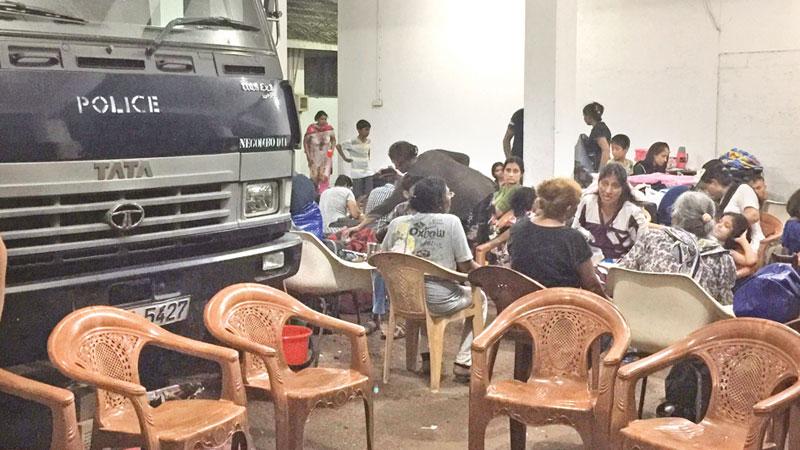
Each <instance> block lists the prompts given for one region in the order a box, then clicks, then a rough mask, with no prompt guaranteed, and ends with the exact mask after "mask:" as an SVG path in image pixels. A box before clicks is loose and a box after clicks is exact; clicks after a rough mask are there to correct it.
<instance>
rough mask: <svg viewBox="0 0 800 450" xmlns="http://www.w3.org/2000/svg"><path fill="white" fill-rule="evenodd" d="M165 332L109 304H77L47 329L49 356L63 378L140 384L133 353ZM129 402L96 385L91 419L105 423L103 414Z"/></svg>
mask: <svg viewBox="0 0 800 450" xmlns="http://www.w3.org/2000/svg"><path fill="white" fill-rule="evenodd" d="M164 333H165V331H164V330H163V329H162V328H160V327H158V326H157V325H154V324H152V323H151V322H150V321H148V320H147V319H145V318H144V317H141V316H138V315H136V314H134V313H132V312H129V311H125V310H122V309H119V308H113V307H110V306H92V307H88V308H83V309H79V310H77V311H75V312H73V313H71V314H69V315H68V316H67V317H65V318H64V319H62V320H61V322H59V323H58V325H56V327H55V328H54V329H53V331H52V333H51V334H50V338H49V340H48V342H47V350H48V353H49V355H50V361H51V362H52V363H53V365H54V366H56V368H58V369H59V370H60V371H61V372H62V373H64V374H65V375H67V376H68V377H70V378H72V379H74V380H78V381H84V382H89V383H91V380H89V379H88V378H89V377H91V376H92V375H93V374H99V375H102V376H105V377H111V378H113V379H116V380H121V381H126V382H129V383H133V384H137V385H140V384H141V383H140V381H139V354H140V353H141V350H142V348H143V347H144V346H145V345H147V344H148V343H150V342H153V341H156V342H157V341H159V340H160V338H161V337H162V336H163V335H164ZM124 410H127V412H129V413H131V414H134V417H135V413H134V412H133V405H132V404H131V403H130V401H129V400H128V399H126V398H125V397H123V396H122V395H119V394H115V393H112V392H108V391H106V390H103V389H100V388H98V389H97V405H96V413H95V420H96V421H98V422H99V425H100V426H104V425H106V423H107V422H106V421H107V417H108V416H109V415H110V414H112V413H114V414H118V413H120V412H123V411H124Z"/></svg>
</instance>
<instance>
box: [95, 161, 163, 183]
mask: <svg viewBox="0 0 800 450" xmlns="http://www.w3.org/2000/svg"><path fill="white" fill-rule="evenodd" d="M94 170H96V171H97V180H98V181H105V180H115V179H118V180H127V179H133V178H142V177H147V178H150V177H152V176H153V169H151V168H150V163H149V162H147V161H109V162H97V163H94Z"/></svg>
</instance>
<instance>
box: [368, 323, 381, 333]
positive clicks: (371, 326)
mask: <svg viewBox="0 0 800 450" xmlns="http://www.w3.org/2000/svg"><path fill="white" fill-rule="evenodd" d="M380 328H381V326H380V324H377V323H375V322H368V323H367V324H366V325H364V329H365V330H366V331H367V336H369V335H370V334H372V333H374V332H376V331H378V330H379V329H380Z"/></svg>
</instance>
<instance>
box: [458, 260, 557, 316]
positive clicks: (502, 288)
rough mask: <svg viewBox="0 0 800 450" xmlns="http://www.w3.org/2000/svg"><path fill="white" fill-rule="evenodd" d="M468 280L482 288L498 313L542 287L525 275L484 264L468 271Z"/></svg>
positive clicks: (542, 287)
mask: <svg viewBox="0 0 800 450" xmlns="http://www.w3.org/2000/svg"><path fill="white" fill-rule="evenodd" d="M468 278H469V282H470V284H472V285H473V286H478V287H480V288H481V289H483V292H485V293H486V296H487V297H489V298H490V299H491V300H492V301H493V302H494V304H495V306H496V307H497V313H498V314H500V313H501V312H503V310H504V309H506V308H507V307H508V306H509V305H511V304H512V303H513V302H514V301H516V300H517V299H519V298H520V297H522V296H524V295H526V294H530V293H531V292H536V291H538V290H541V289H544V286H542V285H541V284H539V283H538V282H537V281H535V280H532V279H531V278H528V277H527V276H525V275H523V274H521V273H519V272H517V271H516V270H512V269H509V268H506V267H502V266H484V267H480V268H478V269H475V270H473V271H472V272H470V273H469V277H468Z"/></svg>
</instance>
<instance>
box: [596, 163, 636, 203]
mask: <svg viewBox="0 0 800 450" xmlns="http://www.w3.org/2000/svg"><path fill="white" fill-rule="evenodd" d="M606 177H614V178H616V179H617V183H619V185H620V186H621V187H622V194H620V196H619V205H618V206H619V207H622V205H624V204H625V202H628V201H633V193H632V192H631V185H630V184H628V171H626V170H625V167H623V165H622V164H620V163H616V162H613V161H612V162H610V163H608V164H606V165H605V166H603V168H602V169H600V174H599V175H598V176H597V182H598V183H599V182H600V180H602V179H603V178H606ZM598 198H600V196H599V195H598Z"/></svg>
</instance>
